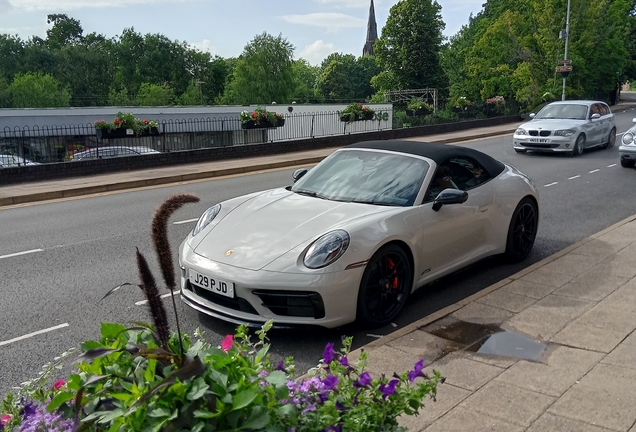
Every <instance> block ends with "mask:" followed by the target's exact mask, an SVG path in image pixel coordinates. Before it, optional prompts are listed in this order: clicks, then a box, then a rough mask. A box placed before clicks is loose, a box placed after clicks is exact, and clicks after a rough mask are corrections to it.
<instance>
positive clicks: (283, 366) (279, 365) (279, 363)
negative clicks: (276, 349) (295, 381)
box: [276, 360, 287, 373]
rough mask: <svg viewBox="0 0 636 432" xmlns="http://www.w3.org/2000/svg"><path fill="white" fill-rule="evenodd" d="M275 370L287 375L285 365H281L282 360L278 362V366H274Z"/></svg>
mask: <svg viewBox="0 0 636 432" xmlns="http://www.w3.org/2000/svg"><path fill="white" fill-rule="evenodd" d="M276 370H277V371H283V372H285V373H287V369H285V364H284V363H283V361H282V360H281V361H279V362H278V365H276Z"/></svg>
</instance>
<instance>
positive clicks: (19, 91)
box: [9, 72, 71, 108]
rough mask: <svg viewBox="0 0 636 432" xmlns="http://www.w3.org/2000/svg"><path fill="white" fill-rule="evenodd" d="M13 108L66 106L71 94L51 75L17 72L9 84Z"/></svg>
mask: <svg viewBox="0 0 636 432" xmlns="http://www.w3.org/2000/svg"><path fill="white" fill-rule="evenodd" d="M9 93H10V94H11V101H12V105H13V108H50V107H67V106H69V105H70V104H69V102H70V100H71V95H70V94H69V91H68V90H67V89H66V88H63V87H62V86H61V85H60V83H59V82H58V81H57V80H56V79H55V78H53V77H52V76H51V75H43V74H41V73H30V72H29V73H26V74H21V73H19V74H17V75H16V76H15V78H14V79H13V82H12V83H11V85H10V86H9Z"/></svg>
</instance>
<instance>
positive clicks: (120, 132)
mask: <svg viewBox="0 0 636 432" xmlns="http://www.w3.org/2000/svg"><path fill="white" fill-rule="evenodd" d="M94 125H95V134H96V135H97V138H98V139H111V138H134V137H139V136H151V135H153V136H156V135H159V124H158V123H157V121H156V120H142V119H139V118H137V117H135V116H134V115H133V114H132V113H124V112H121V111H120V112H118V113H117V116H116V117H115V119H114V120H113V121H112V122H107V121H105V120H97V121H96V122H95V123H94Z"/></svg>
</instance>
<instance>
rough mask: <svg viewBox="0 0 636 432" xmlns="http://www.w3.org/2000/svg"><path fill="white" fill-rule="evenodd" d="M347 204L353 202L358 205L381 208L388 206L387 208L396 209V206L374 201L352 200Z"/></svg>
mask: <svg viewBox="0 0 636 432" xmlns="http://www.w3.org/2000/svg"><path fill="white" fill-rule="evenodd" d="M345 202H353V203H358V204H371V205H379V206H387V207H395V206H396V204H390V203H387V202H383V201H374V200H361V199H352V200H350V201H345Z"/></svg>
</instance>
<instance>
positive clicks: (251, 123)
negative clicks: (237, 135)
mask: <svg viewBox="0 0 636 432" xmlns="http://www.w3.org/2000/svg"><path fill="white" fill-rule="evenodd" d="M284 125H285V119H284V118H283V119H279V120H278V121H277V122H276V124H275V125H274V124H272V122H270V121H269V120H247V121H246V122H244V123H241V129H269V128H277V127H281V126H284Z"/></svg>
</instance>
